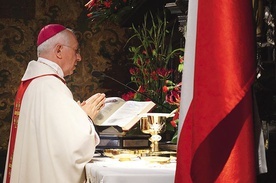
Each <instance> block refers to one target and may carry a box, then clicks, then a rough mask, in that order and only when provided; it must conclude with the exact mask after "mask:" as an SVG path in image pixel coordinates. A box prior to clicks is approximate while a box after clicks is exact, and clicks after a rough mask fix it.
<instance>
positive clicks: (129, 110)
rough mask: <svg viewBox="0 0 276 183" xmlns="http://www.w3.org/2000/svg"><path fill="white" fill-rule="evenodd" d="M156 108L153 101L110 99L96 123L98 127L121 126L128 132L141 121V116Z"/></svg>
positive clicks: (107, 100)
mask: <svg viewBox="0 0 276 183" xmlns="http://www.w3.org/2000/svg"><path fill="white" fill-rule="evenodd" d="M154 106H155V103H154V102H152V101H132V100H129V101H125V100H124V99H122V98H120V97H108V98H106V101H105V106H104V107H103V108H102V109H101V111H100V112H99V114H98V116H97V117H96V118H95V119H94V123H95V125H98V126H119V127H121V128H122V130H123V131H127V130H129V129H130V128H131V127H133V125H135V124H136V123H137V122H138V121H139V120H140V116H139V115H140V114H143V113H147V112H149V111H150V110H151V109H152V108H153V107H154Z"/></svg>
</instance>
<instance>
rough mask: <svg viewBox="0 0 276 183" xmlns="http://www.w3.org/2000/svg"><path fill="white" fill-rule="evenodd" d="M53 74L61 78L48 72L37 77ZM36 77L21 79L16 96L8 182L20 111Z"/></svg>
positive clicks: (11, 132)
mask: <svg viewBox="0 0 276 183" xmlns="http://www.w3.org/2000/svg"><path fill="white" fill-rule="evenodd" d="M51 75H52V76H56V77H57V78H59V79H61V78H60V77H59V76H57V75H56V74H46V75H41V76H37V77H35V78H38V77H42V76H51ZM35 78H31V79H29V80H26V81H21V83H20V86H19V88H18V91H17V94H16V97H15V101H14V108H13V115H12V124H11V130H10V143H9V154H8V157H7V161H8V166H7V167H6V168H7V170H6V172H7V175H6V183H9V182H10V178H11V170H12V161H13V152H14V145H15V140H16V133H17V126H18V119H19V113H20V107H21V102H22V98H23V95H24V93H25V91H26V89H27V87H28V86H29V84H30V83H31V81H32V80H33V79H35ZM61 80H62V81H63V82H64V80H63V79H61ZM64 83H65V82H64Z"/></svg>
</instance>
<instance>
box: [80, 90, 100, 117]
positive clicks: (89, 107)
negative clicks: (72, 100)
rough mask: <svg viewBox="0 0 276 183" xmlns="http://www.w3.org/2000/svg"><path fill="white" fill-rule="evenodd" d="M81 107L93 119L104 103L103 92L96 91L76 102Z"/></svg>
mask: <svg viewBox="0 0 276 183" xmlns="http://www.w3.org/2000/svg"><path fill="white" fill-rule="evenodd" d="M78 103H79V105H80V106H81V108H82V109H83V110H84V111H85V112H86V114H87V115H88V116H89V117H90V118H91V119H92V120H94V119H95V118H96V116H97V115H98V113H99V111H100V110H101V109H102V108H103V107H104V103H105V94H104V93H96V94H94V95H92V96H91V97H90V98H89V99H87V100H86V101H83V102H82V103H80V102H78Z"/></svg>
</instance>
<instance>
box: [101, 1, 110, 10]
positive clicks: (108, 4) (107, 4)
mask: <svg viewBox="0 0 276 183" xmlns="http://www.w3.org/2000/svg"><path fill="white" fill-rule="evenodd" d="M103 4H104V6H105V7H106V8H110V5H111V1H104V3H103Z"/></svg>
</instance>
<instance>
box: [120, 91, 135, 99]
mask: <svg viewBox="0 0 276 183" xmlns="http://www.w3.org/2000/svg"><path fill="white" fill-rule="evenodd" d="M134 96H135V93H134V92H131V91H130V92H128V93H125V94H123V95H122V99H124V100H125V101H128V100H132V99H133V98H134Z"/></svg>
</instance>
